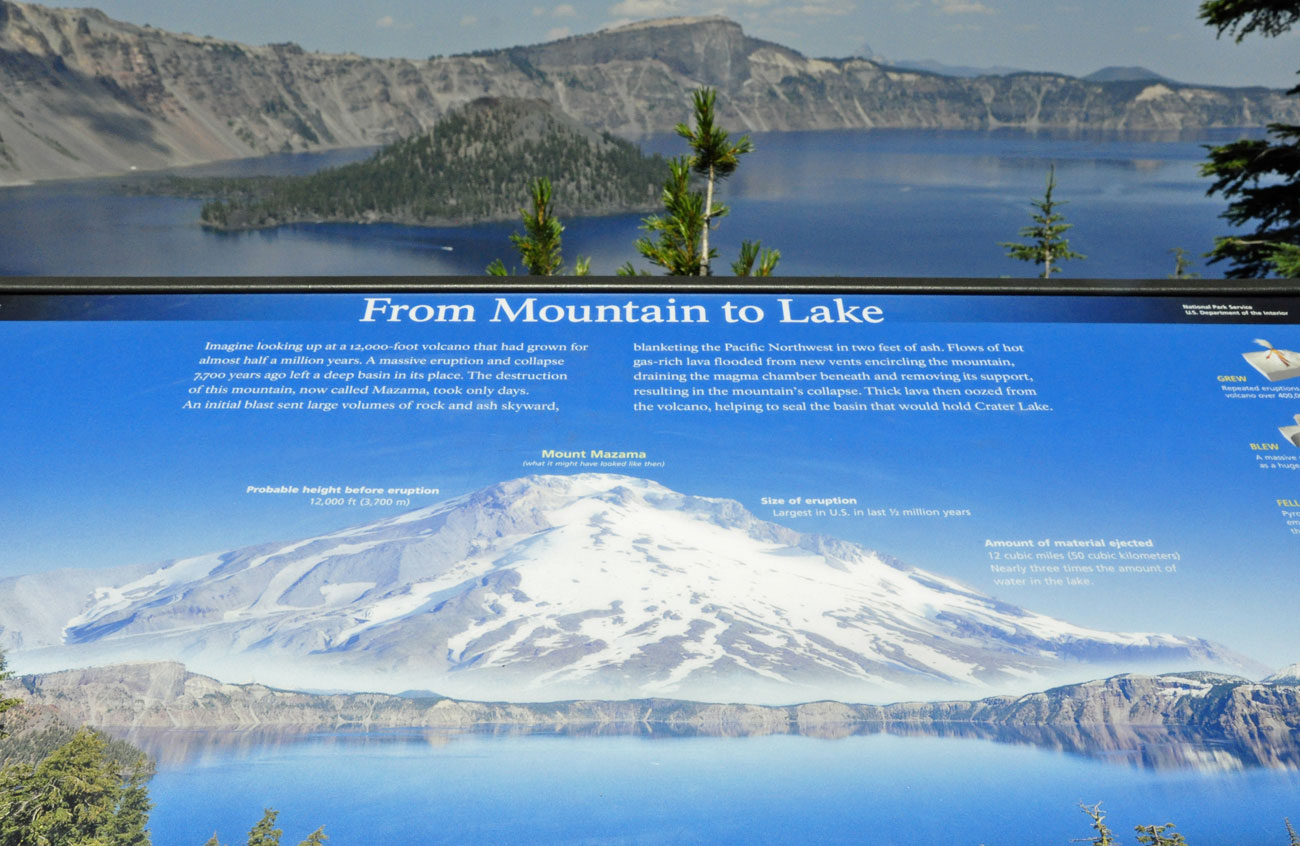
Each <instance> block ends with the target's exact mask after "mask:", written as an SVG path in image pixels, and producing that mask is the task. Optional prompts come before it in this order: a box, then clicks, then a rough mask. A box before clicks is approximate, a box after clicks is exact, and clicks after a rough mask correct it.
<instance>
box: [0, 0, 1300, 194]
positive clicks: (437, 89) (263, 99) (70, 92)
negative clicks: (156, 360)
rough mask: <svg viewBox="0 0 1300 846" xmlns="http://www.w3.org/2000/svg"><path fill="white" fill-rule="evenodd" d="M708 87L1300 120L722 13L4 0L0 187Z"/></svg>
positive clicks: (845, 115) (833, 106)
mask: <svg viewBox="0 0 1300 846" xmlns="http://www.w3.org/2000/svg"><path fill="white" fill-rule="evenodd" d="M702 85H711V86H714V87H716V88H718V89H719V106H720V112H721V115H720V116H721V119H722V121H723V123H724V125H727V126H729V127H732V128H734V129H737V130H754V131H757V130H796V129H832V128H866V127H898V128H915V127H928V128H967V129H982V128H993V127H1000V126H1016V127H1030V128H1048V127H1069V128H1083V127H1087V128H1106V129H1187V128H1200V127H1223V126H1260V125H1263V124H1265V123H1268V122H1270V121H1279V120H1281V121H1291V122H1295V121H1300V103H1297V101H1296V98H1288V97H1286V96H1285V95H1284V94H1283V93H1282V92H1280V91H1269V90H1265V89H1233V90H1229V89H1216V88H1206V87H1197V86H1186V85H1178V84H1174V83H1162V82H1143V81H1138V82H1113V83H1095V82H1086V81H1083V80H1079V79H1074V78H1071V77H1065V76H1060V75H1054V74H1014V75H1010V76H999V77H977V78H973V79H958V78H953V77H945V76H939V75H936V74H930V73H925V72H920V71H902V70H897V69H886V68H883V67H881V66H879V65H877V64H875V63H873V62H871V61H869V60H866V59H844V60H833V61H828V60H821V59H810V58H807V57H805V56H803V55H801V54H799V53H797V52H795V51H793V50H790V49H788V48H785V47H782V46H780V45H776V44H772V43H769V42H764V41H760V40H758V39H754V38H750V37H748V36H746V35H745V34H744V33H743V32H742V30H741V28H740V27H739V26H738V25H737V24H735V23H734V22H731V21H729V20H726V19H724V18H691V19H669V20H665V21H656V22H647V23H641V24H633V25H631V26H628V27H624V28H621V29H616V30H607V31H602V32H599V33H595V34H592V35H583V36H576V37H572V38H566V39H563V40H561V41H557V42H552V43H548V44H541V45H535V46H530V47H517V48H510V49H504V50H498V51H489V52H483V53H478V54H474V55H464V56H450V57H435V58H432V59H427V60H426V59H421V60H406V59H368V58H363V57H360V56H355V55H327V54H321V53H311V52H306V51H304V50H302V49H301V48H300V47H297V46H296V45H293V44H279V45H269V46H258V47H254V46H248V45H244V44H239V43H236V42H231V41H223V40H220V39H215V38H207V37H199V36H193V35H178V34H173V33H168V32H164V31H162V30H158V29H154V28H151V27H139V26H135V25H132V24H128V23H122V22H118V21H114V20H112V19H110V18H108V17H107V16H105V15H104V14H102V13H100V12H97V11H94V10H90V9H52V8H46V7H42V6H38V5H34V4H26V3H10V2H5V0H0V184H6V183H14V182H21V181H26V180H36V179H55V178H69V177H81V176H93V175H99V174H106V173H117V172H123V171H127V170H132V169H140V170H146V169H154V168H161V167H167V166H172V165H184V164H193V163H198V162H206V161H213V160H219V159H228V158H237V157H244V156H256V155H263V154H266V153H271V152H280V151H301V150H313V149H323V148H330V147H355V146H367V145H378V144H383V143H387V142H390V141H393V140H395V139H397V138H400V137H404V136H407V135H410V134H413V133H415V132H418V131H422V130H426V129H428V128H430V127H431V126H432V125H434V124H435V123H436V122H437V120H438V119H439V118H440V117H441V116H442V115H443V114H445V113H446V111H447V110H448V109H450V108H453V107H455V106H458V105H461V104H464V103H466V102H469V101H472V100H474V99H477V98H479V97H482V96H502V97H520V98H537V99H542V100H546V101H547V102H550V103H553V104H555V105H556V106H558V107H559V108H560V109H561V110H563V111H564V112H566V113H567V114H569V115H570V116H572V117H573V118H575V119H577V120H578V121H580V122H582V123H584V124H586V125H587V126H590V127H593V128H595V129H599V130H608V131H611V132H615V133H619V134H623V135H628V136H636V135H640V134H645V133H652V132H668V131H671V130H672V127H673V126H674V124H676V123H677V122H678V121H683V120H686V119H687V118H688V114H689V103H690V91H691V90H692V89H694V88H697V87H699V86H702Z"/></svg>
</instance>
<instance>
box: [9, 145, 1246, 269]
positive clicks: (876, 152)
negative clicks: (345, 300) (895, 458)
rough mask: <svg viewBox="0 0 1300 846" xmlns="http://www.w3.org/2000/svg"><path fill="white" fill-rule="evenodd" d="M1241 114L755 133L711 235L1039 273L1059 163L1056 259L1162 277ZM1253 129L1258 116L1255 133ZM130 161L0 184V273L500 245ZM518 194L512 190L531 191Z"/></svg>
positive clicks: (492, 254) (572, 240)
mask: <svg viewBox="0 0 1300 846" xmlns="http://www.w3.org/2000/svg"><path fill="white" fill-rule="evenodd" d="M1240 134H1241V133H1237V132H1232V131H1213V132H1204V133H1199V134H1183V135H1178V134H1160V133H1087V134H1057V133H1034V134H1031V133H1026V132H1023V131H1010V130H1007V131H1002V130H999V131H995V132H969V131H938V130H934V131H929V130H874V131H861V130H835V131H825V132H791V133H759V134H756V135H754V141H755V146H756V148H757V149H756V152H754V153H753V154H751V155H749V156H747V157H745V159H744V160H743V163H742V166H741V168H740V169H739V170H738V171H737V173H736V175H735V176H734V177H733V178H732V179H730V180H728V181H727V182H725V183H723V184H722V189H721V199H722V200H723V201H725V202H727V203H728V204H729V205H730V206H731V214H730V216H729V217H727V218H725V219H724V220H722V221H721V222H720V223H719V225H718V229H717V232H716V234H715V236H714V239H713V243H714V244H715V245H716V246H717V247H718V249H719V265H718V267H719V270H721V271H722V272H729V271H728V270H727V268H728V267H729V265H730V263H731V262H732V261H733V260H734V259H735V254H736V252H737V249H738V247H739V243H740V241H741V240H742V239H749V240H755V239H757V240H761V241H762V242H763V245H764V246H768V247H775V248H777V249H779V250H780V251H781V256H782V258H781V264H780V266H779V268H778V272H779V274H780V275H783V276H976V277H997V276H1032V275H1033V272H1034V269H1033V267H1031V266H1030V265H1028V264H1025V263H1023V262H1017V261H1013V260H1011V259H1009V258H1007V257H1006V255H1005V253H1006V250H1005V248H1003V247H1001V246H999V242H1004V241H1014V240H1016V239H1017V237H1018V232H1019V230H1020V228H1021V227H1023V226H1025V225H1027V224H1028V223H1029V215H1030V213H1031V211H1032V209H1031V207H1030V205H1029V203H1030V200H1032V199H1037V198H1041V197H1042V195H1043V189H1044V184H1045V180H1046V176H1047V171H1048V168H1049V167H1051V166H1053V165H1054V166H1055V168H1056V178H1057V190H1056V197H1057V198H1058V199H1060V200H1063V201H1065V202H1066V205H1065V206H1063V207H1062V209H1061V211H1062V213H1063V214H1064V215H1065V216H1066V219H1067V221H1068V222H1070V223H1072V224H1074V228H1073V229H1072V230H1070V232H1069V233H1068V235H1069V238H1070V241H1071V246H1072V248H1073V249H1074V250H1075V251H1077V252H1080V253H1083V254H1084V255H1086V256H1087V259H1086V260H1084V261H1076V262H1071V263H1069V264H1067V265H1065V266H1064V268H1063V270H1064V272H1063V273H1062V274H1061V275H1062V276H1063V277H1097V278H1163V277H1165V276H1167V275H1168V274H1169V273H1171V272H1172V271H1173V268H1174V257H1173V254H1172V253H1171V250H1173V249H1174V248H1176V247H1180V248H1183V249H1186V250H1187V251H1188V252H1189V253H1190V254H1191V256H1192V257H1193V258H1194V263H1193V268H1192V269H1193V270H1195V271H1199V272H1202V273H1206V275H1221V273H1220V270H1219V268H1220V266H1217V265H1216V266H1214V267H1212V268H1210V269H1209V270H1208V271H1207V269H1206V268H1205V267H1204V265H1203V264H1202V263H1201V259H1200V258H1199V255H1200V254H1202V253H1205V252H1207V251H1208V250H1209V249H1210V248H1211V247H1212V246H1213V243H1214V238H1215V236H1217V235H1223V234H1226V232H1227V231H1228V227H1227V225H1226V224H1225V223H1224V222H1223V221H1222V220H1220V219H1219V217H1218V216H1219V214H1220V213H1221V212H1222V211H1223V209H1224V207H1225V205H1226V203H1225V201H1224V200H1223V198H1221V197H1207V196H1206V193H1205V192H1206V189H1207V188H1208V185H1209V183H1208V180H1206V179H1205V178H1203V177H1201V176H1200V175H1199V166H1200V164H1201V163H1202V162H1203V161H1204V159H1205V150H1204V146H1203V145H1204V144H1207V143H1223V142H1225V141H1228V140H1232V139H1234V138H1236V137H1238V136H1239V135H1240ZM1256 134H1258V133H1256ZM682 145H683V142H682V141H681V139H679V138H676V137H675V136H674V137H671V138H669V137H656V138H651V139H649V140H648V141H647V142H645V144H644V145H643V146H645V148H646V149H647V150H650V151H655V152H662V153H664V154H666V155H678V154H681V153H683V152H684V149H683V146H682ZM365 155H367V153H366V151H357V150H350V151H334V152H328V153H313V154H301V155H293V156H290V155H281V156H271V157H267V158H264V159H249V160H244V161H236V162H224V163H220V164H216V165H208V166H205V167H202V168H193V169H190V170H188V171H185V172H187V173H194V174H203V175H213V174H228V175H253V174H264V173H303V172H309V171H311V170H313V169H316V168H318V167H323V166H328V165H335V164H340V163H344V162H347V161H351V160H355V159H357V158H362V157H364V156H365ZM121 182H122V180H120V179H101V180H94V181H88V182H60V183H49V184H40V185H33V186H23V187H15V188H6V189H0V275H98V276H175V275H179V276H187V275H188V276H222V275H224V276H297V275H415V276H422V275H448V274H454V275H480V274H482V273H483V271H484V268H485V267H486V266H487V265H488V264H489V263H490V262H491V261H492V260H493V259H495V258H502V259H504V260H506V262H507V264H511V260H512V259H514V258H515V255H514V253H513V251H512V249H511V246H510V242H509V236H510V233H511V232H513V231H515V230H516V229H517V228H518V227H517V225H516V224H515V223H514V222H504V223H491V224H480V225H474V226H464V227H452V228H425V227H411V226H398V225H392V224H371V225H355V224H297V225H293V226H288V227H282V228H280V229H276V230H270V231H261V232H243V233H213V232H207V231H204V230H203V229H202V228H201V227H200V226H199V224H198V216H199V207H200V206H201V205H202V202H201V201H199V200H193V199H179V198H174V197H154V196H127V195H124V194H123V193H122V191H121V190H120V185H121ZM524 199H525V198H522V197H521V198H520V204H521V205H522V204H523V202H524ZM641 217H642V215H639V214H624V215H615V216H611V217H601V218H585V219H571V220H568V221H566V225H567V230H566V232H565V236H564V237H565V255H566V256H567V257H569V259H570V261H571V260H572V258H573V257H576V256H578V255H588V256H591V257H592V260H593V272H594V273H596V274H598V275H601V274H612V273H613V272H614V271H615V270H616V269H617V268H618V267H619V266H620V265H622V264H623V263H624V262H626V261H628V260H629V259H632V258H634V257H635V250H634V248H633V243H634V242H635V240H636V239H637V237H638V236H639V235H640V234H641V233H640V230H639V226H640V222H641Z"/></svg>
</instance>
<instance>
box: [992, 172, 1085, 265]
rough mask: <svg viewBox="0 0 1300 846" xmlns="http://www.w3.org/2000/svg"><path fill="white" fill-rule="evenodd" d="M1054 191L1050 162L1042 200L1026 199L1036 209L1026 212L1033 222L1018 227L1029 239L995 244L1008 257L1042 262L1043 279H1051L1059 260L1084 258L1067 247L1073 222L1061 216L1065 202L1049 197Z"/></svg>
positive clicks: (1053, 173)
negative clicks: (1005, 251) (1030, 212)
mask: <svg viewBox="0 0 1300 846" xmlns="http://www.w3.org/2000/svg"><path fill="white" fill-rule="evenodd" d="M1055 190H1056V166H1055V165H1052V166H1051V167H1049V168H1048V169H1047V190H1046V192H1044V194H1043V199H1041V200H1031V201H1030V203H1031V204H1032V205H1033V207H1034V208H1035V209H1037V211H1036V212H1035V213H1034V214H1032V215H1030V219H1031V220H1033V222H1034V225H1033V226H1026V227H1024V228H1023V229H1021V230H1020V237H1021V238H1028V239H1029V242H1028V243H1024V244H1022V243H1018V242H1015V241H1004V242H1002V243H1001V244H999V245H998V246H1001V247H1006V248H1007V255H1008V256H1009V257H1010V258H1013V259H1018V260H1019V261H1027V262H1032V263H1034V264H1039V265H1042V268H1043V270H1042V273H1041V274H1040V275H1041V276H1042V278H1043V279H1051V278H1052V274H1053V273H1059V272H1060V270H1061V267H1060V263H1061V262H1063V261H1070V260H1072V259H1083V258H1087V256H1084V255H1081V254H1079V253H1076V252H1074V251H1073V250H1071V249H1070V242H1069V241H1068V240H1067V239H1066V238H1065V233H1066V232H1068V231H1069V230H1070V229H1072V228H1074V224H1073V223H1066V222H1065V215H1063V214H1061V213H1060V211H1059V209H1060V207H1061V206H1063V205H1065V203H1063V202H1061V201H1060V200H1057V199H1055V198H1054V197H1053V196H1052V193H1053V192H1054V191H1055Z"/></svg>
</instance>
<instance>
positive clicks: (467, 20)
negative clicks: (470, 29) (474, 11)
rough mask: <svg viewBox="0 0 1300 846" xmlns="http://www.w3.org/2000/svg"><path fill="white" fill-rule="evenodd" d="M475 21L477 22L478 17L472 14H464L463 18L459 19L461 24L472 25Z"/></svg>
mask: <svg viewBox="0 0 1300 846" xmlns="http://www.w3.org/2000/svg"><path fill="white" fill-rule="evenodd" d="M477 23H478V18H476V17H474V16H473V15H465V16H464V17H463V18H461V19H460V25H461V26H474V25H475V24H477Z"/></svg>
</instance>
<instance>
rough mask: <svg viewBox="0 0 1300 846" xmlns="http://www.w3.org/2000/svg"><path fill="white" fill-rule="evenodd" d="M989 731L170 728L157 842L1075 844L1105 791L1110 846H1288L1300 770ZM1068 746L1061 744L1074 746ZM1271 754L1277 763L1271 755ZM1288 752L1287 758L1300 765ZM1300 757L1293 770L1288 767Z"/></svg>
mask: <svg viewBox="0 0 1300 846" xmlns="http://www.w3.org/2000/svg"><path fill="white" fill-rule="evenodd" d="M1009 739H1010V738H1003V741H1004V742H994V741H993V740H990V739H984V738H969V737H934V736H930V737H927V736H896V735H892V734H865V735H850V736H846V737H834V738H818V737H806V736H786V735H781V736H750V737H740V738H728V737H698V736H697V737H662V736H656V735H655V734H653V733H649V734H646V733H642V734H639V735H621V736H618V735H616V736H598V735H597V736H559V735H548V734H531V735H530V734H483V733H469V734H447V733H438V732H434V731H425V730H407V731H401V730H389V731H380V732H367V733H336V732H330V733H315V734H313V733H303V734H275V733H272V732H266V731H263V732H254V733H242V734H241V733H238V732H187V731H162V732H153V733H146V734H138V735H134V736H132V740H134V741H135V742H136V743H138V744H140V745H141V746H142V747H144V748H145V749H147V750H148V751H149V752H150V753H151V754H153V755H154V756H155V757H156V758H158V760H159V761H160V766H159V772H158V775H157V776H156V777H155V778H154V781H153V784H152V788H151V792H152V797H153V799H154V801H155V803H156V807H155V810H154V812H153V815H152V826H151V828H152V831H153V842H154V843H157V844H184V843H192V844H199V843H202V842H204V841H205V840H206V839H207V838H208V837H209V836H210V835H211V834H212V833H213V832H214V831H215V832H217V833H218V834H219V836H220V838H221V840H222V842H224V843H230V842H243V838H244V836H245V833H246V832H247V831H248V830H249V829H250V828H251V827H252V825H253V823H255V822H256V821H257V820H258V819H259V818H260V817H261V814H262V811H263V809H264V808H266V807H273V808H275V809H277V810H278V811H279V812H280V817H279V824H280V825H281V826H282V827H283V828H284V831H285V841H284V842H286V843H296V842H298V841H299V840H301V839H302V838H303V837H305V836H306V835H307V834H308V833H309V832H311V831H312V830H314V829H315V828H317V827H319V826H322V825H323V826H324V827H325V832H326V834H328V835H329V836H330V840H329V844H330V846H346V844H393V846H404V845H405V844H411V846H415V845H416V844H420V846H425V844H469V843H476V844H477V843H485V844H486V843H490V844H521V846H522V844H596V843H601V844H604V843H617V844H809V845H810V846H811V845H812V844H858V843H871V844H915V846H921V844H926V845H927V846H930V845H931V844H939V843H956V844H971V846H975V844H988V846H995V844H1001V845H1002V846H1031V844H1043V846H1048V845H1049V844H1051V846H1067V844H1069V843H1071V842H1072V841H1073V840H1075V839H1084V838H1087V837H1089V836H1090V835H1092V834H1093V832H1092V830H1091V828H1090V827H1089V824H1090V823H1089V819H1088V818H1087V817H1086V816H1085V815H1084V814H1083V813H1082V811H1081V810H1080V809H1079V804H1080V803H1081V802H1084V803H1088V804H1094V803H1096V802H1102V803H1103V804H1102V807H1103V809H1104V810H1105V811H1106V812H1107V814H1108V816H1107V823H1108V824H1109V825H1110V826H1111V827H1112V829H1113V831H1114V832H1115V833H1116V835H1117V836H1118V837H1119V839H1120V842H1123V843H1132V842H1134V839H1133V826H1135V825H1138V824H1153V823H1155V824H1159V823H1165V822H1171V821H1172V822H1174V823H1176V825H1177V827H1178V831H1180V832H1182V833H1183V834H1184V835H1185V836H1186V837H1187V840H1188V843H1189V844H1191V846H1228V844H1232V846H1265V844H1276V845H1277V846H1284V844H1286V843H1287V842H1288V841H1287V833H1286V828H1285V823H1284V818H1285V817H1287V816H1288V815H1290V816H1291V817H1292V818H1296V817H1300V790H1297V788H1300V775H1297V773H1296V771H1295V770H1294V769H1293V768H1288V767H1276V766H1275V767H1273V768H1269V767H1262V766H1250V765H1247V764H1245V763H1243V760H1244V759H1243V758H1242V757H1241V755H1240V754H1238V753H1235V752H1234V751H1233V750H1228V749H1219V748H1215V747H1214V746H1213V745H1197V744H1189V745H1185V746H1183V747H1180V748H1177V749H1173V750H1171V749H1161V748H1160V747H1158V746H1153V747H1138V748H1135V749H1130V750H1128V751H1117V750H1109V751H1108V750H1104V749H1098V748H1092V749H1087V748H1082V749H1079V748H1076V749H1073V750H1072V751H1068V752H1067V751H1064V750H1063V749H1061V748H1050V746H1041V745H1034V744H1028V743H1025V742H1023V739H1022V742H1005V741H1007V740H1009ZM1066 745H1067V746H1068V744H1066ZM1275 763H1276V762H1275ZM1293 763H1294V762H1293ZM1292 766H1293V764H1292Z"/></svg>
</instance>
